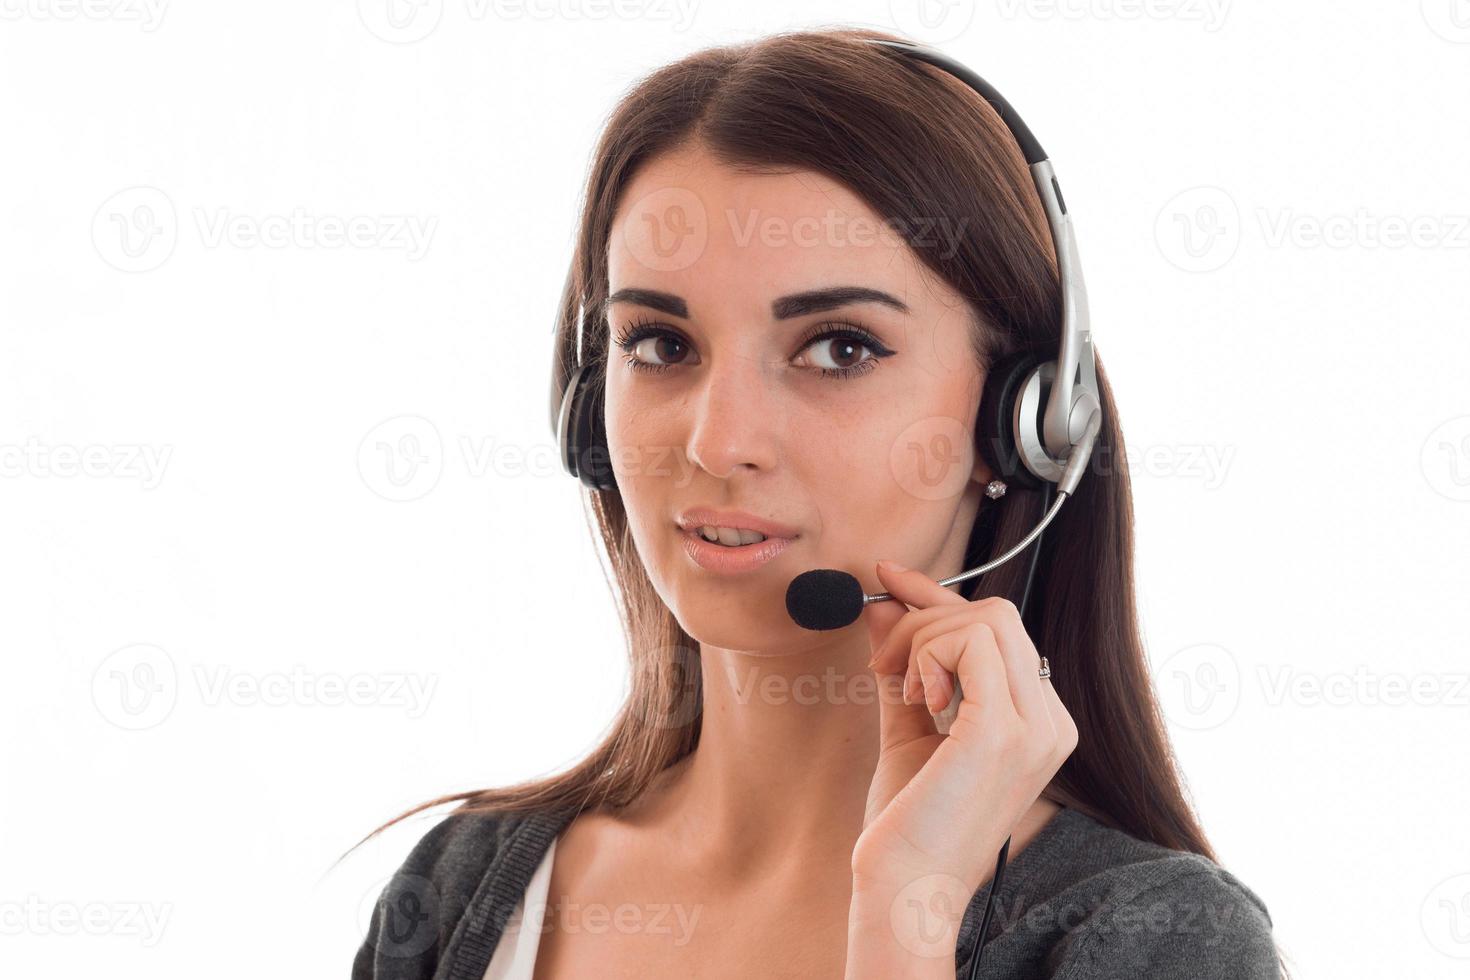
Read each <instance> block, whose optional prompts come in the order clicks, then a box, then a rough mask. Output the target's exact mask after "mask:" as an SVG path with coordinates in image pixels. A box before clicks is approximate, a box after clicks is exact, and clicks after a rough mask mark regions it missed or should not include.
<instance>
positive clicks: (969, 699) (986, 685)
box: [919, 622, 1019, 731]
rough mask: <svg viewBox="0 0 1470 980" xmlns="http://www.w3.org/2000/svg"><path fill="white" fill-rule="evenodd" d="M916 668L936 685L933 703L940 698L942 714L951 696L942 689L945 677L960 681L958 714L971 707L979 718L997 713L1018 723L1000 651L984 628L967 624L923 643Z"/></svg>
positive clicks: (989, 716)
mask: <svg viewBox="0 0 1470 980" xmlns="http://www.w3.org/2000/svg"><path fill="white" fill-rule="evenodd" d="M919 664H920V677H921V678H923V679H924V680H925V681H926V682H927V681H928V680H929V679H930V678H933V679H935V680H936V681H937V683H936V684H935V692H936V693H935V700H938V699H939V698H940V697H943V699H944V701H943V703H941V704H940V705H939V707H940V709H941V710H942V709H943V708H944V706H945V705H946V704H948V703H949V698H950V696H951V694H952V692H949V693H946V687H945V685H946V683H947V675H948V674H953V675H955V676H957V677H958V678H959V680H960V686H961V688H962V690H963V691H964V701H963V703H962V704H961V706H960V710H961V711H964V708H965V706H966V705H970V706H973V708H975V709H978V711H979V717H981V718H986V719H994V718H995V717H996V714H997V713H998V712H999V713H1002V714H1006V715H1009V717H1010V718H1011V719H1015V720H1017V721H1019V718H1018V717H1017V716H1016V713H1015V712H1016V709H1015V705H1014V704H1013V703H1012V701H1011V692H1010V682H1009V680H1008V679H1007V677H1006V671H1005V666H1004V664H1003V663H1002V661H1001V655H1000V647H999V646H998V644H997V643H996V640H995V632H994V631H993V630H992V629H991V628H990V627H989V626H988V625H987V624H985V623H981V622H972V623H966V624H965V625H963V626H961V627H960V628H959V629H954V630H950V631H948V632H946V633H941V634H940V635H939V636H937V637H935V638H933V639H931V640H928V641H926V642H925V643H924V645H923V646H922V647H920V652H919ZM971 713H973V712H971ZM956 720H958V718H956ZM951 731H953V728H952V727H951Z"/></svg>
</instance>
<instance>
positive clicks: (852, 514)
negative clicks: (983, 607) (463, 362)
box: [606, 145, 990, 651]
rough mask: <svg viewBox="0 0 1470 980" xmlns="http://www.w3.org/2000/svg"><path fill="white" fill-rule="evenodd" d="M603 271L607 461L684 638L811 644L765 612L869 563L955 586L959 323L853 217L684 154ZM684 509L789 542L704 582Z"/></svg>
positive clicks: (843, 199)
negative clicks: (758, 521)
mask: <svg viewBox="0 0 1470 980" xmlns="http://www.w3.org/2000/svg"><path fill="white" fill-rule="evenodd" d="M945 228H950V229H953V223H952V222H948V221H946V220H945V219H943V218H942V217H941V216H935V218H934V220H933V221H932V223H930V226H929V228H928V229H927V230H928V234H929V237H930V238H931V239H933V241H934V247H936V248H953V247H954V245H955V243H954V241H953V240H952V238H951V240H949V241H945V240H944V239H943V236H942V235H941V234H940V231H942V230H943V229H945ZM915 230H916V231H917V232H924V231H925V229H922V228H916V229H915ZM608 259H609V266H608V278H609V302H608V308H607V317H608V323H609V325H610V328H611V334H610V342H609V350H608V365H607V388H606V413H607V414H606V424H607V437H608V447H609V449H610V450H611V452H612V457H613V465H614V471H615V473H616V475H617V481H618V486H619V490H620V492H621V495H622V500H623V504H624V506H625V507H626V509H627V512H628V518H629V521H630V522H631V531H632V534H633V538H634V541H635V544H636V545H637V548H638V553H639V555H640V557H641V558H642V560H643V562H644V564H645V567H646V568H647V570H648V574H649V577H650V579H651V580H652V582H653V584H654V586H655V587H656V588H657V589H658V592H659V594H660V595H661V596H662V597H663V599H664V601H665V602H666V603H667V604H668V606H669V608H670V609H671V610H672V611H673V613H674V615H675V617H676V618H677V619H678V620H679V623H680V624H681V625H682V626H683V627H684V629H685V630H686V631H687V632H688V633H689V634H690V635H691V636H693V637H695V638H696V639H697V640H699V641H700V642H701V643H705V644H712V645H715V646H719V647H723V648H727V649H738V650H748V651H759V650H765V649H771V650H789V649H791V648H792V645H793V641H794V640H797V641H799V640H800V639H813V638H816V637H819V636H822V635H824V634H814V633H809V632H807V631H805V630H803V629H801V627H798V626H797V625H796V624H795V623H793V622H792V621H791V619H790V617H789V616H788V615H787V613H786V608H785V595H786V587H787V585H788V584H789V583H790V581H791V579H792V578H794V577H795V576H796V575H798V574H800V573H802V572H804V571H807V570H809V569H813V568H835V569H842V570H844V571H847V572H849V573H851V574H852V575H854V576H856V577H857V578H858V579H859V581H861V582H862V583H863V589H864V591H866V592H868V593H875V592H880V591H882V587H881V585H880V584H879V582H878V579H877V573H876V571H875V569H874V567H873V566H874V563H875V562H877V561H878V560H879V559H882V558H892V559H894V560H896V561H898V562H900V563H902V564H904V565H907V566H909V567H912V568H918V569H921V570H923V571H925V572H927V573H928V574H930V575H932V576H934V577H936V578H939V577H943V576H946V575H952V574H954V573H955V572H957V571H960V570H961V569H960V563H961V561H962V560H963V554H964V546H965V542H966V540H967V538H968V536H969V532H970V528H971V525H972V524H973V522H974V517H975V514H976V513H977V509H978V507H979V503H980V499H981V494H980V491H981V489H982V488H983V486H984V484H985V482H986V481H988V480H989V478H990V474H989V471H988V470H987V469H986V468H985V466H984V463H983V462H981V461H979V460H978V459H977V453H976V451H975V448H974V436H973V430H974V424H975V413H976V409H977V407H978V405H979V396H980V390H981V383H982V380H983V379H982V377H981V375H980V369H979V365H978V364H977V363H976V361H975V356H974V353H973V348H972V345H971V331H972V330H973V329H974V326H973V324H974V319H973V318H974V313H973V310H972V308H971V307H970V306H969V305H968V304H967V303H966V302H965V301H964V300H963V298H962V297H961V296H959V295H958V294H957V293H955V292H954V291H953V290H951V289H950V288H949V287H948V286H947V285H945V284H944V283H942V282H941V281H939V280H938V279H937V277H935V276H934V275H933V274H932V273H930V272H929V271H928V270H927V268H926V267H924V266H923V265H922V263H921V262H920V261H919V259H918V257H917V255H916V254H915V253H914V252H913V251H912V250H911V249H910V248H909V247H908V246H907V245H906V244H904V242H903V241H902V240H901V239H900V238H899V236H898V235H897V234H896V233H894V231H893V230H892V229H889V228H886V227H885V226H884V225H883V222H882V220H881V219H880V218H879V216H878V215H877V214H876V213H875V212H873V211H872V210H870V209H869V208H868V206H867V205H866V204H864V203H863V201H862V200H860V199H859V198H858V197H857V196H856V195H855V194H853V193H852V192H851V191H849V190H848V189H846V188H845V187H844V186H843V185H841V184H839V183H837V182H836V181H834V180H832V179H831V178H829V177H827V176H824V175H822V174H819V173H814V172H811V171H798V172H792V173H788V174H780V175H775V174H762V175H752V174H750V173H743V172H738V171H736V170H733V169H730V168H729V167H727V166H725V165H723V164H721V163H719V162H717V161H716V160H715V159H714V158H713V157H711V156H710V155H708V153H707V151H705V150H703V149H702V148H700V147H698V146H697V145H696V146H692V147H690V148H687V149H682V150H679V151H676V152H670V153H667V154H664V155H662V156H660V157H657V158H655V159H653V160H650V161H649V162H648V164H646V165H645V166H644V167H643V168H642V170H641V171H640V172H639V173H638V174H637V175H636V176H635V178H634V180H633V181H632V183H631V184H630V185H629V186H628V188H627V189H626V191H625V193H624V195H623V197H622V199H621V200H620V202H619V209H618V212H617V215H616V218H615V221H614V224H613V228H612V234H611V238H610V242H609V254H608ZM834 290H843V291H847V292H846V295H843V294H833V293H830V292H827V291H834ZM824 293H826V296H825V298H824V296H823V294H824ZM854 328H857V329H856V330H854ZM833 331H837V332H838V333H837V335H836V336H832V335H831V333H832V332H833ZM864 331H865V332H866V333H867V334H870V335H871V336H872V338H873V340H872V341H869V340H867V339H864V338H863V337H862V336H861V335H862V333H863V332H864ZM630 335H631V343H629V345H628V347H627V348H626V349H625V348H624V347H623V346H621V345H620V343H619V341H620V339H624V340H626V339H629V338H630ZM630 360H631V361H634V362H637V364H636V365H635V364H633V363H629V362H630ZM695 507H707V508H712V509H715V510H721V511H729V510H735V511H744V512H747V513H749V514H753V515H755V516H757V517H759V518H763V519H765V520H768V521H772V522H776V523H778V524H781V525H785V526H786V527H788V528H789V529H791V531H792V532H794V535H795V536H794V538H793V539H792V540H790V541H789V542H788V543H787V544H786V546H785V547H784V549H783V550H781V551H780V553H779V554H776V555H775V557H773V558H771V559H769V560H767V561H765V562H763V563H760V564H758V565H756V566H754V567H751V568H746V569H743V570H739V571H735V572H731V571H721V570H712V569H711V568H708V567H705V566H704V565H702V564H701V563H699V562H697V561H696V560H695V559H694V558H693V557H692V556H691V554H690V553H689V551H688V548H689V547H690V545H689V543H688V542H687V541H686V533H685V532H684V531H683V530H682V529H681V528H680V526H679V524H678V522H679V520H680V518H681V515H683V514H684V512H685V511H686V510H688V509H690V508H695ZM716 547H717V546H716ZM745 550H749V549H745ZM857 628H858V629H861V628H862V627H861V626H858V627H857Z"/></svg>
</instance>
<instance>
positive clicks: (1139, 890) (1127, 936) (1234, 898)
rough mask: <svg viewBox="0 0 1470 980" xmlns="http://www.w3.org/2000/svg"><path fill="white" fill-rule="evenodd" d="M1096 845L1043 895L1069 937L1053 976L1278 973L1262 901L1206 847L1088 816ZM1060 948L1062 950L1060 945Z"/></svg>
mask: <svg viewBox="0 0 1470 980" xmlns="http://www.w3.org/2000/svg"><path fill="white" fill-rule="evenodd" d="M1082 819H1083V820H1084V821H1085V825H1082V824H1080V822H1079V827H1078V828H1077V832H1078V833H1079V834H1081V835H1082V836H1085V837H1086V838H1087V839H1088V841H1089V843H1090V847H1089V848H1088V849H1085V850H1084V851H1083V852H1082V853H1080V854H1078V853H1077V852H1075V851H1074V852H1073V853H1074V855H1075V857H1076V861H1075V867H1074V869H1073V874H1071V875H1070V876H1068V877H1069V878H1070V879H1071V880H1069V881H1067V882H1066V883H1065V886H1064V887H1062V888H1060V889H1059V890H1058V892H1057V893H1056V894H1055V895H1054V896H1052V899H1051V900H1050V901H1049V902H1047V903H1046V907H1047V908H1048V915H1055V916H1056V917H1057V919H1058V920H1059V921H1058V924H1059V925H1060V927H1061V931H1062V932H1063V933H1064V934H1065V940H1064V941H1063V942H1062V943H1061V944H1060V949H1059V952H1062V955H1061V956H1059V957H1058V959H1057V962H1056V965H1057V966H1058V967H1059V969H1058V970H1057V972H1056V973H1055V974H1054V975H1055V976H1057V977H1066V978H1071V977H1079V978H1080V977H1088V978H1110V977H1120V978H1121V977H1129V978H1134V977H1138V976H1150V977H1154V976H1158V977H1189V978H1194V980H1210V978H1221V980H1224V978H1232V980H1235V978H1246V980H1256V978H1262V980H1265V978H1272V980H1275V978H1277V977H1279V975H1280V974H1279V972H1278V967H1277V959H1276V947H1275V940H1274V938H1273V936H1272V921H1271V915H1270V912H1269V911H1268V910H1267V908H1266V903H1265V902H1264V901H1263V900H1262V899H1261V897H1260V896H1259V895H1257V894H1256V893H1255V892H1254V891H1253V890H1252V889H1251V888H1249V887H1248V886H1247V885H1246V884H1245V883H1244V882H1243V881H1241V880H1240V879H1239V878H1237V877H1236V876H1235V875H1234V874H1232V873H1231V872H1229V871H1227V870H1226V869H1224V868H1222V867H1221V866H1219V865H1218V864H1216V863H1215V862H1214V861H1211V860H1210V859H1209V858H1207V857H1204V856H1203V855H1200V854H1194V853H1191V852H1188V851H1176V850H1172V849H1170V848H1166V847H1162V846H1159V845H1157V844H1153V843H1150V842H1147V841H1142V840H1138V839H1137V838H1134V837H1132V836H1130V835H1129V834H1126V833H1124V832H1123V831H1121V830H1117V829H1115V828H1111V827H1106V826H1104V825H1102V824H1099V823H1097V822H1095V821H1093V820H1091V818H1086V817H1083V818H1082ZM1063 951H1064V952H1063Z"/></svg>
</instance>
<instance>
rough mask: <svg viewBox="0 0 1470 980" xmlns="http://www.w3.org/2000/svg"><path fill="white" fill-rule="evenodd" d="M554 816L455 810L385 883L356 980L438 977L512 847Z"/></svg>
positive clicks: (422, 839) (361, 951)
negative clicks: (470, 913)
mask: <svg viewBox="0 0 1470 980" xmlns="http://www.w3.org/2000/svg"><path fill="white" fill-rule="evenodd" d="M552 819H553V818H551V817H548V816H543V815H540V814H533V815H525V814H511V813H471V812H462V811H456V812H453V813H450V814H448V815H447V816H445V817H443V818H442V819H441V820H440V821H439V822H438V823H436V824H435V825H434V826H432V827H430V828H429V830H428V831H427V832H426V833H424V835H423V836H422V837H420V838H419V840H418V842H417V843H416V844H415V845H414V846H413V849H412V850H410V851H409V854H408V856H407V857H406V858H405V859H404V861H403V863H402V864H401V865H400V866H399V867H398V869H397V870H396V871H395V872H394V873H393V875H392V877H391V878H389V880H388V882H387V883H386V884H385V885H384V886H383V889H382V891H381V893H380V894H379V896H378V900H377V903H376V905H375V906H374V907H373V913H372V918H371V919H370V920H369V923H368V931H367V934H366V936H365V937H364V939H363V943H362V945H361V946H360V947H359V948H358V951H357V955H356V958H355V959H354V960H353V964H352V978H353V980H410V978H420V977H423V978H427V977H431V976H433V975H434V973H435V970H436V969H437V968H438V965H439V963H440V960H441V959H443V958H444V957H445V955H446V954H447V953H449V952H450V951H451V948H452V945H453V943H454V939H455V935H456V932H457V930H459V929H460V928H461V926H462V922H463V920H464V919H465V913H466V911H467V910H469V909H470V907H471V906H472V904H474V903H475V902H476V899H477V896H481V898H482V900H483V897H484V896H483V892H484V888H485V884H486V882H487V880H488V879H489V878H490V876H491V874H492V872H493V870H494V869H495V868H496V867H497V866H499V865H501V864H503V863H504V862H505V860H506V858H507V856H508V855H509V854H510V853H511V852H512V850H513V848H512V846H511V844H512V842H513V841H515V840H516V839H517V837H518V836H525V831H526V830H527V829H528V828H529V829H532V830H535V829H539V828H541V827H542V826H543V825H547V821H548V820H552ZM548 826H550V825H548ZM516 898H517V900H518V899H519V895H517V896H516Z"/></svg>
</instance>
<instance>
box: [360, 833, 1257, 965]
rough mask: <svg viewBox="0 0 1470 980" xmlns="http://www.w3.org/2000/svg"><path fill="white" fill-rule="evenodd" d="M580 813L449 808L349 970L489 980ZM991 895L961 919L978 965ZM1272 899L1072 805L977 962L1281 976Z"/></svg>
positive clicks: (378, 913)
mask: <svg viewBox="0 0 1470 980" xmlns="http://www.w3.org/2000/svg"><path fill="white" fill-rule="evenodd" d="M573 816H574V814H573V812H572V811H569V810H568V811H558V812H539V811H538V812H535V813H531V814H460V813H450V814H449V815H448V816H446V817H444V818H443V819H442V820H441V821H440V822H439V823H437V824H435V825H434V826H433V827H431V828H430V829H429V831H428V832H427V833H426V834H424V836H423V837H422V838H421V839H420V840H419V842H418V844H417V845H415V846H414V848H413V850H412V851H411V852H410V853H409V855H408V858H407V859H406V860H405V861H404V862H403V864H402V866H401V867H400V868H399V869H398V870H397V872H396V873H395V874H394V875H393V877H392V878H391V879H390V880H389V882H388V884H387V885H386V886H385V887H384V888H383V891H382V894H381V895H380V896H379V899H378V904H377V906H376V907H375V908H374V910H373V916H372V919H371V921H370V924H369V927H368V933H367V936H366V938H365V939H364V940H363V943H362V945H361V947H359V949H358V951H357V956H356V958H355V959H354V961H353V964H352V980H431V978H432V980H482V977H483V976H484V973H485V968H486V966H487V965H488V964H489V962H490V956H491V954H492V953H493V952H494V951H495V944H496V943H497V942H498V941H499V940H500V935H501V932H502V931H503V930H504V928H505V924H506V921H507V920H508V919H509V918H510V915H511V913H512V912H514V911H515V908H516V906H517V905H518V904H519V903H520V901H521V899H522V897H523V896H524V894H525V891H526V887H527V885H528V884H529V882H530V880H531V875H532V873H533V872H534V871H535V870H536V867H537V865H539V864H540V863H541V859H542V857H544V856H545V854H546V851H547V849H548V848H549V847H550V846H551V842H552V841H553V840H555V839H556V838H557V836H558V835H559V834H560V833H561V831H562V830H563V829H565V827H566V826H567V825H568V824H569V823H570V822H571V820H572V817H573ZM989 895H990V883H988V882H987V883H986V884H985V885H983V886H982V887H981V888H980V890H979V891H977V892H976V893H975V895H974V897H973V899H972V900H971V901H970V904H969V906H968V908H967V909H966V910H965V915H964V918H963V919H962V920H961V925H960V936H959V943H958V950H957V952H956V955H955V972H956V976H957V977H961V978H967V977H968V976H969V972H968V971H969V955H970V951H971V949H972V947H973V945H974V935H975V930H976V929H978V928H979V925H980V919H981V917H982V915H983V913H984V910H985V901H986V899H987V898H988V897H989ZM1271 928H1272V923H1271V917H1270V915H1269V914H1268V913H1267V911H1266V906H1265V903H1263V902H1262V901H1261V899H1260V898H1259V897H1258V896H1257V895H1256V894H1255V892H1253V891H1251V890H1250V889H1249V888H1247V887H1246V886H1245V885H1244V884H1243V883H1242V882H1241V881H1239V880H1238V879H1237V878H1236V877H1235V876H1234V875H1232V874H1231V873H1230V872H1228V871H1226V870H1224V869H1223V868H1221V867H1219V866H1218V865H1216V864H1215V863H1214V862H1212V861H1210V860H1209V859H1207V858H1204V857H1201V856H1199V855H1197V854H1192V853H1189V852H1186V851H1174V850H1170V849H1168V848H1164V847H1160V846H1158V845H1156V844H1150V843H1147V842H1145V841H1141V840H1138V839H1137V838H1134V837H1132V836H1130V835H1128V834H1125V833H1123V832H1122V831H1120V830H1116V829H1113V828H1111V827H1108V826H1105V825H1104V824H1102V823H1099V822H1098V821H1096V820H1094V819H1092V818H1091V817H1089V816H1087V815H1085V814H1083V813H1081V812H1080V811H1077V810H1072V809H1063V810H1060V811H1058V812H1057V814H1056V816H1054V817H1053V818H1052V820H1051V821H1050V822H1049V823H1047V825H1046V826H1045V827H1043V828H1042V830H1041V832H1040V833H1039V834H1038V835H1037V836H1036V837H1035V838H1034V839H1033V840H1032V841H1031V843H1030V844H1028V845H1027V846H1026V847H1024V848H1023V849H1022V850H1021V851H1020V853H1018V854H1015V855H1013V856H1012V859H1011V860H1010V861H1009V862H1008V863H1007V865H1006V870H1005V874H1004V875H1003V878H1002V882H1001V887H1000V891H999V892H998V893H997V894H996V900H995V907H994V911H993V912H992V915H991V920H990V935H989V938H988V939H987V940H986V942H985V953H984V956H983V957H982V960H981V964H980V975H981V976H984V977H1007V978H1015V980H1030V978H1040V977H1050V978H1064V980H1083V978H1086V980H1140V978H1145V977H1147V978H1155V977H1157V978H1164V980H1186V978H1187V980H1212V978H1219V980H1226V978H1229V980H1263V978H1270V980H1278V978H1279V976H1280V974H1279V973H1278V971H1277V966H1276V950H1275V946H1274V943H1273V940H1272V935H1271Z"/></svg>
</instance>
